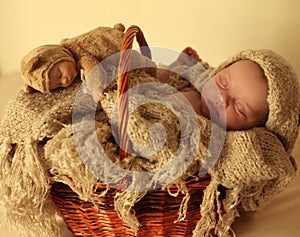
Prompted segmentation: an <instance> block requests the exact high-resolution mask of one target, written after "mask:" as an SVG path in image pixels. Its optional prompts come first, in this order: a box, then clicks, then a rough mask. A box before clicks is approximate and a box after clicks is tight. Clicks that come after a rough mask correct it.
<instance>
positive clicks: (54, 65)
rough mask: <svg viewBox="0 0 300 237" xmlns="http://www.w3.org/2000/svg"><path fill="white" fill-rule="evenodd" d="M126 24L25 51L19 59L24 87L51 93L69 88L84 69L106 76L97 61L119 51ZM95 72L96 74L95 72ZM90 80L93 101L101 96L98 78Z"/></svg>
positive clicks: (31, 90) (100, 28) (98, 29)
mask: <svg viewBox="0 0 300 237" xmlns="http://www.w3.org/2000/svg"><path fill="white" fill-rule="evenodd" d="M124 30H125V27H124V25H123V24H116V25H115V26H114V27H113V28H110V27H98V28H96V29H94V30H91V31H89V32H87V33H84V34H81V35H79V36H76V37H73V38H68V39H64V40H62V41H61V42H60V44H53V45H42V46H39V47H37V48H34V49H33V50H31V51H30V52H29V53H27V54H26V55H25V56H24V57H23V58H22V60H21V65H20V66H21V75H22V77H23V79H24V83H25V88H24V90H25V91H26V92H28V93H32V92H33V91H40V92H42V93H50V91H51V90H53V89H56V88H58V87H68V86H70V85H71V84H72V82H73V81H74V79H75V78H76V77H77V75H78V72H79V71H80V70H81V69H83V71H84V75H85V77H86V76H87V75H88V74H89V73H90V72H91V71H92V70H93V74H94V77H93V78H94V79H95V78H98V79H99V77H100V78H105V74H106V72H105V70H104V69H103V67H102V66H101V64H99V62H101V61H102V60H103V59H105V58H107V57H109V56H111V55H113V54H115V53H117V52H119V51H120V50H121V44H122V39H123V35H124ZM95 74H96V75H95ZM94 79H92V80H90V81H88V82H87V84H88V87H89V88H90V89H92V94H93V97H94V99H95V100H98V99H99V97H101V88H99V87H100V86H99V80H94Z"/></svg>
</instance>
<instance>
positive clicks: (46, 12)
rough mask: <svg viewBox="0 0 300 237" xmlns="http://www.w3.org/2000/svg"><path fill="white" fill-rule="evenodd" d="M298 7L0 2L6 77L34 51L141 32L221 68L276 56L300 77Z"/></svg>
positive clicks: (230, 2) (292, 3) (270, 0)
mask: <svg viewBox="0 0 300 237" xmlns="http://www.w3.org/2000/svg"><path fill="white" fill-rule="evenodd" d="M299 9H300V1H298V0H263V1H261V0H252V1H249V0H209V1H207V0H188V1H182V0H172V1H160V0H152V1H141V0H127V1H122V0H119V1H116V0H109V1H101V0H85V1H74V0H64V1H61V0H52V1H41V0H27V1H23V0H1V3H0V36H1V37H0V75H2V76H3V75H7V74H10V73H11V72H14V71H16V70H18V67H19V60H20V58H21V57H22V56H23V55H24V54H25V53H27V52H28V51H29V50H30V49H32V48H33V47H36V46H38V45H40V44H45V43H58V42H59V41H60V40H61V39H62V38H65V37H72V36H74V35H77V34H80V33H83V32H85V31H88V30H90V29H92V28H95V27H97V26H99V25H105V26H113V25H114V24H115V23H117V22H123V23H124V24H125V25H126V26H129V25H131V24H137V25H139V26H141V27H142V29H143V31H144V32H145V34H146V37H147V39H148V41H149V44H150V45H152V46H159V47H167V48H171V49H174V50H182V49H183V48H184V47H185V46H187V45H190V46H192V47H194V48H196V49H197V50H198V52H199V54H200V55H201V57H202V58H204V59H206V60H208V61H209V62H210V63H211V64H213V65H217V64H219V63H221V61H223V60H224V59H226V57H228V56H230V55H232V54H233V53H235V52H237V51H239V50H241V49H247V48H271V49H274V50H275V51H277V52H278V53H280V54H282V55H283V56H285V57H286V58H287V59H288V60H290V61H291V63H292V64H293V65H294V66H295V67H296V68H297V72H298V74H300V69H299V68H300V59H299V57H300V56H298V55H299V52H300V43H299V42H300V27H299V26H300V14H299Z"/></svg>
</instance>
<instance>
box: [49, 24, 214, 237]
mask: <svg viewBox="0 0 300 237" xmlns="http://www.w3.org/2000/svg"><path fill="white" fill-rule="evenodd" d="M135 37H136V39H137V41H138V43H139V45H140V46H147V42H146V40H145V38H144V36H143V33H142V31H141V30H140V29H139V28H138V27H136V26H131V27H129V28H128V30H127V31H126V33H125V35H124V39H123V42H122V52H121V56H120V62H119V75H120V76H119V78H118V80H119V83H118V85H119V88H118V98H119V106H120V107H119V113H121V115H122V121H120V124H119V134H121V135H120V137H122V140H121V143H122V142H123V144H121V147H126V148H127V151H128V149H130V143H129V142H128V138H127V137H126V133H124V132H123V131H125V130H126V121H127V118H128V111H127V103H128V98H126V97H124V96H122V97H120V95H122V94H123V93H124V92H126V90H127V81H128V74H127V73H122V72H126V69H127V67H128V65H129V63H130V50H128V51H124V50H127V49H131V48H132V43H133V39H134V38H135ZM141 52H142V54H144V55H145V56H148V57H150V58H151V52H150V50H149V48H148V47H142V50H141ZM120 98H121V99H122V100H120ZM122 134H123V135H122ZM126 155H127V153H126V152H124V151H121V152H120V159H123V158H124V157H125V156H126ZM209 183H210V176H209V175H207V176H205V177H203V178H202V179H201V180H199V181H198V182H191V183H189V184H187V186H188V189H189V193H190V195H191V197H190V200H189V202H188V210H187V215H186V218H185V220H183V221H180V222H177V223H174V221H175V220H177V218H178V210H179V207H180V204H181V201H182V198H183V196H182V195H178V196H177V197H173V196H170V194H169V193H168V191H166V190H153V191H149V192H148V193H147V195H146V196H145V197H143V198H142V199H141V200H140V201H139V202H138V203H136V205H135V206H134V210H135V212H136V216H137V219H138V221H139V223H140V224H141V227H140V229H139V230H138V232H137V233H135V231H133V230H132V229H130V228H129V227H128V226H127V225H126V224H125V223H124V222H123V221H122V220H121V219H120V218H119V216H118V214H117V212H116V211H115V210H114V195H115V193H116V192H118V190H116V189H113V188H112V189H110V190H109V191H108V192H107V194H106V195H105V197H103V198H102V203H101V204H100V203H99V209H95V207H94V205H93V204H92V203H89V202H84V201H82V200H80V199H79V197H78V195H77V194H76V193H74V192H73V191H72V190H71V189H70V188H69V187H68V186H66V185H64V184H62V183H54V184H53V186H52V199H53V201H54V202H55V204H56V206H57V207H58V209H59V210H60V212H61V215H62V217H63V218H64V220H65V222H66V224H67V226H68V227H69V229H70V230H71V231H72V232H73V233H74V234H75V236H101V237H102V236H143V237H145V236H149V237H154V236H156V237H157V236H191V235H192V231H193V230H194V228H195V226H196V224H197V222H198V221H199V219H200V218H201V214H200V204H201V201H202V196H203V190H204V189H205V188H206V187H207V185H208V184H209ZM105 189H106V185H101V184H97V189H96V190H95V192H96V193H101V192H102V191H104V190H105ZM170 191H171V192H172V191H173V192H176V191H177V188H176V187H175V186H174V187H171V189H170Z"/></svg>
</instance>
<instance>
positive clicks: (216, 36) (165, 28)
mask: <svg viewBox="0 0 300 237" xmlns="http://www.w3.org/2000/svg"><path fill="white" fill-rule="evenodd" d="M299 9H300V1H299V0H252V1H249V0H187V1H182V0H180V1H179V0H172V1H161V0H152V1H141V0H126V1H124V0H120V1H114V0H109V1H100V0H84V1H75V0H65V1H63V0H52V1H42V0H26V1H24V0H1V1H0V75H1V77H2V78H3V76H6V79H7V80H10V78H12V77H10V76H8V75H11V74H13V73H15V72H16V71H17V70H18V68H19V61H20V58H21V57H22V56H23V55H24V54H26V53H27V52H28V51H29V50H31V49H32V48H33V47H36V46H38V45H40V44H48V43H58V42H59V41H60V40H61V39H62V38H65V37H72V36H75V35H77V34H80V33H83V32H86V31H88V30H90V29H93V28H95V27H97V26H100V25H102V26H113V25H114V24H115V23H117V22H122V23H124V24H125V25H126V26H127V27H128V26H130V25H131V24H137V25H139V26H141V28H142V29H143V31H144V33H145V35H146V38H147V39H148V42H149V44H150V45H151V46H158V47H166V48H170V49H173V50H177V51H179V50H182V49H183V48H184V47H186V46H192V47H194V48H195V49H197V51H198V52H199V54H200V56H201V57H202V58H203V59H205V60H207V61H208V62H209V63H211V64H212V65H214V66H216V65H218V64H219V63H221V62H222V61H223V60H225V59H226V58H227V57H228V56H230V55H232V54H234V53H236V52H237V51H240V50H242V49H248V48H270V49H273V50H275V51H277V52H278V53H279V54H281V55H283V56H284V57H286V58H287V59H288V60H289V61H290V62H291V63H292V65H294V67H295V68H296V71H297V74H298V75H300V14H299ZM2 78H1V79H2ZM14 78H15V77H14ZM1 79H0V87H1V88H0V89H1V98H5V101H6V99H7V98H6V95H7V96H8V95H9V93H10V91H12V90H13V89H12V88H14V89H16V86H15V84H9V83H4V81H1ZM2 80H4V79H2ZM20 82H21V80H20V81H18V82H16V81H12V82H11V83H16V84H18V86H19V84H21V83H20ZM10 85H13V86H11V87H9V86H10ZM4 87H5V88H4ZM2 96H3V97H2ZM1 100H2V101H1V102H4V100H3V99H1ZM2 106H3V105H2ZM299 150H300V149H299ZM299 154H300V153H299V152H298V156H299ZM297 177H299V176H297ZM298 180H299V178H298ZM294 186H295V187H296V185H294ZM289 190H290V192H291V190H292V191H293V190H294V189H289ZM298 193H299V191H298ZM294 194H296V193H295V192H294ZM296 195H297V194H296ZM277 200H280V199H277ZM273 203H274V205H276V204H277V203H276V201H275V202H273ZM279 205H281V203H280V204H279ZM279 205H278V206H279ZM291 208H292V209H293V208H294V207H293V206H291ZM295 208H297V207H296V206H295ZM275 210H276V209H275ZM279 213H280V212H279ZM293 214H294V215H295V216H298V217H297V218H294V219H295V220H294V219H293V220H294V222H297V221H298V220H296V219H298V218H299V215H298V214H297V213H296V212H293ZM0 216H1V215H0ZM262 217H263V218H264V216H262ZM0 222H1V220H0ZM294 222H293V223H294ZM270 223H271V222H270ZM272 223H273V224H274V221H273V222H272ZM273 224H272V228H273ZM246 226H247V228H248V227H249V228H251V226H248V224H246ZM294 226H295V225H294ZM238 227H239V226H236V228H237V229H238ZM285 227H286V226H285ZM285 227H283V229H284V228H285ZM256 228H257V227H256ZM261 228H262V229H263V228H264V226H261ZM299 231H300V230H299ZM240 232H241V231H240ZM246 233H247V232H246ZM241 236H248V235H247V234H244V235H241ZM264 236H266V235H264ZM282 236H287V235H282ZM0 237H17V235H16V234H15V233H14V232H9V231H8V230H6V229H1V228H0Z"/></svg>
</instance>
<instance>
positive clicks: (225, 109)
mask: <svg viewBox="0 0 300 237" xmlns="http://www.w3.org/2000/svg"><path fill="white" fill-rule="evenodd" d="M213 82H214V83H213ZM216 88H217V89H218V91H219V93H216ZM267 96H268V86H267V79H266V78H265V76H264V72H263V70H262V69H261V68H260V66H259V65H258V64H256V63H255V62H253V61H250V60H240V61H237V62H235V63H233V64H231V65H230V66H228V67H226V68H225V69H223V70H222V71H220V72H218V73H217V74H216V75H215V76H213V80H212V81H211V82H209V83H207V84H206V85H205V86H204V88H203V90H202V96H201V108H202V115H203V116H205V117H207V118H212V119H213V120H215V121H216V122H219V123H221V124H222V125H226V128H227V130H246V129H250V128H253V127H256V126H263V125H264V124H265V122H266V120H267V117H268V108H269V106H268V103H267Z"/></svg>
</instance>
